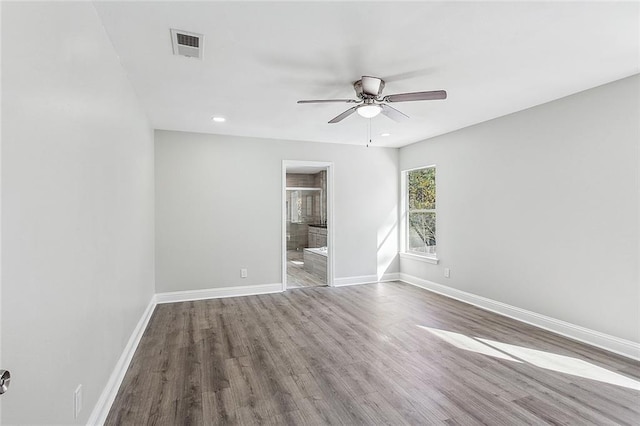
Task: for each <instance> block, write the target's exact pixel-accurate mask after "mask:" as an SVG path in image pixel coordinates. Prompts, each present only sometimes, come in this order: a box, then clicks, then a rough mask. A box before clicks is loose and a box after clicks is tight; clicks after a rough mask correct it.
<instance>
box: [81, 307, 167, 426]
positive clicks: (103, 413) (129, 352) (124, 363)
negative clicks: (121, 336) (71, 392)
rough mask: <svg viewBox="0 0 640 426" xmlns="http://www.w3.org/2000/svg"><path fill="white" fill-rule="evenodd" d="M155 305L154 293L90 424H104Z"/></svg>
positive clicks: (92, 413)
mask: <svg viewBox="0 0 640 426" xmlns="http://www.w3.org/2000/svg"><path fill="white" fill-rule="evenodd" d="M155 307H156V297H155V295H153V296H151V300H150V301H149V304H148V305H147V309H145V311H144V313H143V314H142V317H141V318H140V321H138V324H137V325H136V328H135V329H134V330H133V333H131V337H129V341H128V342H127V345H126V346H125V347H124V350H123V351H122V355H120V358H119V359H118V362H117V363H116V366H115V367H114V369H113V372H112V373H111V376H110V377H109V381H108V382H107V385H106V386H105V387H104V389H103V391H102V394H100V398H98V402H96V405H95V406H94V407H93V411H92V412H91V415H90V416H89V420H88V421H87V424H88V425H102V424H104V422H105V421H106V420H107V415H109V410H110V409H111V405H112V404H113V401H114V400H115V399H116V395H117V394H118V390H119V389H120V385H121V384H122V380H123V379H124V375H125V373H126V372H127V370H128V369H129V364H130V363H131V360H132V359H133V354H134V353H135V352H136V349H137V348H138V344H139V343H140V340H141V339H142V335H143V334H144V331H145V330H146V328H147V324H149V320H150V319H151V314H153V310H154V309H155Z"/></svg>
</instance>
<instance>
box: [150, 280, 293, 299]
mask: <svg viewBox="0 0 640 426" xmlns="http://www.w3.org/2000/svg"><path fill="white" fill-rule="evenodd" d="M281 291H282V283H276V284H259V285H246V286H242V287H220V288H207V289H204V290H187V291H172V292H169V293H157V294H156V302H157V303H173V302H187V301H191V300H204V299H219V298H221V297H237V296H252V295H256V294H267V293H279V292H281Z"/></svg>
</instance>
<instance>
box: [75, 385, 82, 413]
mask: <svg viewBox="0 0 640 426" xmlns="http://www.w3.org/2000/svg"><path fill="white" fill-rule="evenodd" d="M80 410H82V385H78V387H77V388H76V390H75V392H73V418H74V419H77V418H78V416H79V415H80Z"/></svg>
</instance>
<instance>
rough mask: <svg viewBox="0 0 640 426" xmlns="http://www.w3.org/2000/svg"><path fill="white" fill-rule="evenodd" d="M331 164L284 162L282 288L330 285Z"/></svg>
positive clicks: (331, 227) (331, 271) (331, 278)
mask: <svg viewBox="0 0 640 426" xmlns="http://www.w3.org/2000/svg"><path fill="white" fill-rule="evenodd" d="M332 185H333V168H332V164H331V163H326V162H312V161H290V160H285V161H283V165H282V287H283V290H286V289H291V288H305V287H318V286H332V285H333V247H332V244H333V238H332V236H333V232H332V230H333V203H332Z"/></svg>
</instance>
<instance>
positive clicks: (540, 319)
mask: <svg viewBox="0 0 640 426" xmlns="http://www.w3.org/2000/svg"><path fill="white" fill-rule="evenodd" d="M400 281H403V282H405V283H407V284H411V285H414V286H416V287H420V288H423V289H425V290H429V291H432V292H434V293H438V294H442V295H443V296H447V297H450V298H452V299H456V300H460V301H462V302H465V303H469V304H471V305H474V306H477V307H479V308H482V309H485V310H487V311H491V312H495V313H497V314H500V315H504V316H506V317H509V318H513V319H515V320H518V321H522V322H524V323H527V324H531V325H534V326H536V327H540V328H543V329H545V330H549V331H552V332H554V333H556V334H560V335H562V336H565V337H569V338H571V339H574V340H578V341H580V342H583V343H587V344H589V345H592V346H596V347H598V348H602V349H605V350H607V351H610V352H613V353H617V354H619V355H623V356H626V357H628V358H632V359H636V360H640V344H638V343H635V342H632V341H630V340H625V339H621V338H619V337H615V336H611V335H608V334H605V333H601V332H599V331H595V330H590V329H588V328H585V327H581V326H579V325H575V324H571V323H568V322H566V321H562V320H558V319H555V318H551V317H548V316H545V315H541V314H538V313H535V312H531V311H527V310H526V309H521V308H518V307H515V306H511V305H507V304H506V303H502V302H498V301H495V300H491V299H487V298H485V297H482V296H477V295H475V294H471V293H467V292H465V291H461V290H457V289H455V288H451V287H447V286H445V285H442V284H437V283H435V282H432V281H427V280H424V279H422V278H418V277H414V276H412V275H408V274H404V273H401V274H400Z"/></svg>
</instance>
